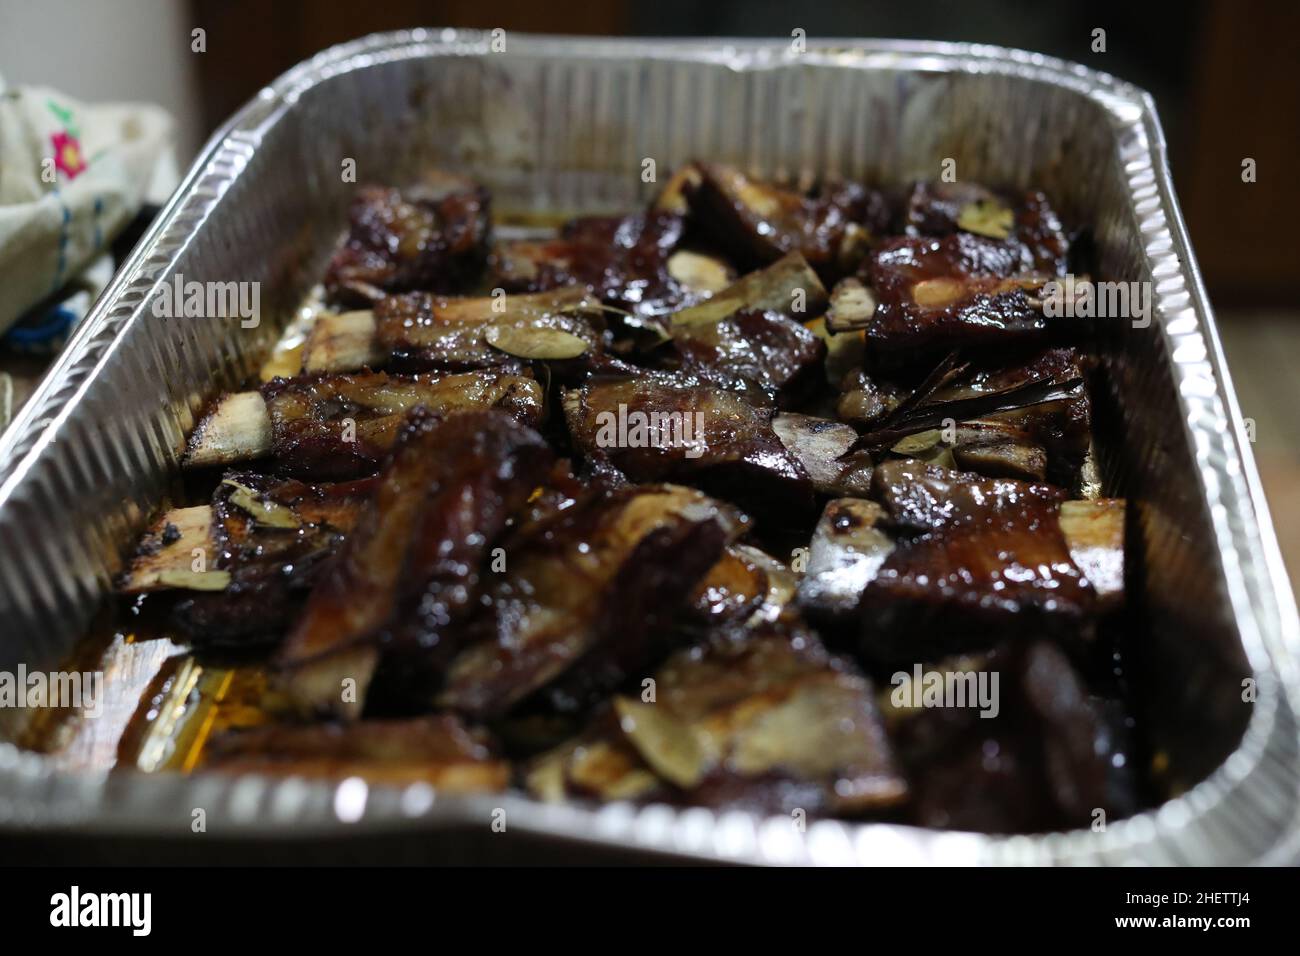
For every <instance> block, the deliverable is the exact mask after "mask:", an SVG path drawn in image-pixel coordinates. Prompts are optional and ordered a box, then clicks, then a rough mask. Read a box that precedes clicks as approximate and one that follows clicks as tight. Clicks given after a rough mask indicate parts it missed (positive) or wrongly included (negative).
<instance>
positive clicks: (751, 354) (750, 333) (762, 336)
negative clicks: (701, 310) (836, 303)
mask: <svg viewBox="0 0 1300 956" xmlns="http://www.w3.org/2000/svg"><path fill="white" fill-rule="evenodd" d="M673 348H674V349H675V350H676V352H677V356H678V359H679V360H680V362H681V367H682V369H683V370H685V371H687V372H691V373H697V374H703V375H708V376H709V377H710V378H711V379H712V380H714V381H717V382H720V383H723V384H725V385H726V387H727V388H729V389H731V390H732V391H736V392H741V393H757V394H758V395H760V396H761V397H762V399H765V400H775V401H779V402H780V404H781V405H782V406H783V407H784V406H789V405H792V404H794V403H795V402H797V401H798V400H799V399H800V398H802V397H805V396H806V395H807V394H808V393H809V392H810V391H811V390H812V389H813V388H814V387H815V386H817V385H819V384H820V383H821V379H822V370H821V363H822V361H823V360H824V359H825V357H826V346H825V344H824V343H823V342H822V340H821V339H819V338H818V337H817V336H816V335H814V334H813V333H812V332H810V331H808V329H806V328H804V326H803V325H802V324H801V323H799V322H796V321H795V320H794V319H791V318H788V317H787V316H784V315H781V314H779V313H776V312H753V311H745V312H737V313H735V314H734V315H731V316H729V317H728V318H725V319H722V320H721V321H719V322H710V323H705V322H699V323H694V324H689V325H679V326H676V327H674V329H673Z"/></svg>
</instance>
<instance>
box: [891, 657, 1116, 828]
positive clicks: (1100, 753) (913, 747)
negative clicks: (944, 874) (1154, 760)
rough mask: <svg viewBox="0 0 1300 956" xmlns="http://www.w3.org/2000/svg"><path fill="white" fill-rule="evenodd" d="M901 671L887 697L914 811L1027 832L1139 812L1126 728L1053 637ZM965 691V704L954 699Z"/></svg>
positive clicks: (925, 817) (914, 817) (943, 824)
mask: <svg viewBox="0 0 1300 956" xmlns="http://www.w3.org/2000/svg"><path fill="white" fill-rule="evenodd" d="M918 672H919V674H918ZM918 676H919V677H920V680H919V682H918V681H917V677H918ZM894 680H895V685H894V688H893V690H892V691H890V692H889V693H884V692H882V694H881V695H880V698H881V701H882V709H883V711H884V714H885V717H886V721H887V724H888V726H889V729H890V736H891V738H892V739H893V740H894V741H895V743H896V746H897V749H898V755H899V759H900V760H901V762H902V763H903V764H904V766H905V767H906V771H907V780H908V788H909V790H910V792H911V800H910V801H909V806H908V810H907V815H908V818H909V819H910V820H911V821H912V822H914V823H916V824H919V825H921V826H928V827H936V828H945V829H954V830H975V831H983V832H987V833H1024V832H1035V831H1046V830H1055V829H1070V828H1074V827H1083V826H1088V825H1090V824H1091V823H1092V822H1094V819H1095V817H1094V814H1095V813H1096V811H1097V810H1103V811H1105V813H1106V816H1107V818H1108V819H1114V818H1116V817H1120V816H1124V815H1127V814H1129V813H1132V812H1133V810H1134V808H1135V807H1134V804H1135V799H1134V798H1135V793H1134V789H1133V781H1132V777H1131V774H1132V770H1131V767H1130V766H1129V764H1130V763H1131V760H1130V759H1129V757H1130V755H1129V754H1128V752H1127V751H1128V742H1127V740H1126V733H1125V731H1124V729H1123V727H1122V726H1121V725H1119V724H1118V723H1117V722H1116V721H1114V720H1112V719H1111V718H1110V716H1109V713H1108V710H1109V708H1108V707H1107V706H1106V704H1107V702H1105V701H1098V700H1096V699H1093V698H1090V697H1089V696H1088V692H1087V690H1086V688H1085V686H1084V684H1083V681H1082V679H1081V677H1080V675H1079V674H1078V673H1077V672H1076V671H1075V670H1074V668H1073V667H1072V666H1071V665H1070V662H1069V660H1068V659H1067V658H1066V656H1065V655H1064V654H1063V653H1062V652H1061V651H1060V650H1058V649H1057V648H1056V647H1054V646H1052V645H1051V644H1050V643H1047V642H1045V641H1034V642H1029V643H1025V644H1004V645H1000V646H999V647H997V648H996V649H994V650H993V651H992V652H990V653H987V654H982V655H978V656H972V657H963V658H948V659H945V660H943V661H940V662H939V663H937V664H935V665H933V666H924V667H915V668H913V669H912V670H910V671H904V672H900V673H899V674H897V675H895V679H894ZM981 682H982V687H981ZM981 690H982V691H983V693H981ZM945 694H951V696H952V698H953V699H951V700H949V699H947V698H946V697H945V696H944V695H945ZM962 694H964V696H965V706H954V704H955V703H956V702H957V701H959V700H960V696H961V695H962ZM927 698H928V699H929V703H928V704H927ZM935 704H940V705H941V706H935ZM986 714H987V715H988V716H984V715H986Z"/></svg>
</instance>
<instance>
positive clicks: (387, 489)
mask: <svg viewBox="0 0 1300 956" xmlns="http://www.w3.org/2000/svg"><path fill="white" fill-rule="evenodd" d="M552 460H553V454H552V452H551V450H550V448H549V447H548V446H547V445H546V443H545V441H544V440H543V439H542V437H541V436H540V435H538V434H537V433H536V432H534V431H533V430H532V429H530V428H527V427H525V426H523V425H521V424H519V423H518V422H517V421H516V420H515V419H513V418H512V417H511V416H510V415H508V414H506V413H505V412H502V411H481V412H459V413H451V414H449V415H447V416H446V417H445V418H440V417H437V416H434V415H431V414H429V413H427V412H424V411H417V412H415V413H414V414H413V415H412V416H411V418H410V419H409V420H408V422H407V423H406V425H405V426H404V428H403V430H402V434H401V437H400V438H399V440H398V442H397V444H396V446H395V447H394V449H393V453H392V455H391V457H390V458H389V460H388V462H387V463H386V465H385V466H384V470H383V472H382V473H381V475H380V478H379V481H378V487H377V489H376V491H375V495H374V498H373V500H372V501H371V502H370V504H369V507H368V508H367V509H366V511H365V513H364V514H363V515H362V517H361V519H360V520H359V522H358V526H357V528H356V529H355V530H354V532H353V534H352V535H351V536H350V538H349V540H348V542H347V544H346V546H345V547H344V548H343V550H342V551H341V553H340V554H339V558H338V560H337V561H336V562H334V563H333V564H332V565H331V566H330V567H329V568H328V569H327V570H326V572H325V574H324V576H323V578H322V580H321V581H320V582H319V583H318V584H317V586H316V588H315V590H313V591H312V594H311V597H310V599H309V600H308V602H307V606H306V608H305V610H304V612H303V615H302V616H301V618H299V620H298V622H297V624H296V626H295V627H294V629H293V631H292V632H291V633H290V635H289V637H288V639H287V640H286V641H285V643H284V645H283V646H282V647H281V648H280V650H279V652H278V654H277V655H276V664H277V666H278V668H279V669H280V676H281V678H282V683H283V684H284V686H285V688H286V690H287V691H288V693H289V695H290V696H291V697H292V698H294V700H295V701H296V703H297V704H298V705H299V706H300V707H301V708H302V709H304V710H307V711H309V712H310V711H313V710H318V709H326V710H329V711H331V712H334V713H336V714H338V713H341V712H345V711H341V710H340V708H339V707H338V706H336V705H338V704H339V703H340V701H339V693H338V686H337V685H336V686H334V687H333V688H330V693H329V694H328V695H327V696H326V698H325V699H324V700H322V699H320V698H319V697H318V696H317V693H316V692H317V688H318V687H319V686H320V681H318V680H317V678H318V677H319V675H320V674H321V673H322V672H323V671H329V670H330V669H331V667H332V666H333V665H332V662H336V661H337V660H338V659H339V657H340V655H343V656H344V657H349V656H350V652H353V651H356V650H357V649H358V648H361V647H368V648H376V647H379V648H382V650H383V652H384V653H385V654H386V655H389V656H396V657H398V658H400V659H401V663H402V664H403V665H404V670H405V671H406V672H407V681H406V683H408V684H410V685H411V686H412V691H411V692H412V693H415V694H418V693H419V692H420V691H421V690H423V692H424V693H425V694H431V693H432V688H433V686H434V681H435V679H436V677H437V676H439V675H440V672H441V669H442V665H443V664H445V662H446V661H447V660H449V659H450V658H451V656H452V655H453V654H454V653H455V651H456V649H457V647H456V645H455V643H454V641H455V639H456V635H457V633H458V631H457V625H458V623H459V622H460V621H461V619H462V618H464V617H465V615H466V613H467V611H468V610H469V608H470V605H471V603H472V601H473V600H474V597H475V595H476V593H477V584H478V579H479V574H480V566H481V564H482V562H483V558H484V556H485V554H486V553H487V549H488V548H489V547H490V546H491V545H492V543H493V542H494V541H495V540H496V539H497V537H498V536H499V535H500V534H501V532H502V531H503V530H504V529H505V526H506V522H507V521H508V520H509V518H510V517H511V516H512V515H513V514H514V512H515V511H516V510H517V509H519V508H520V507H521V506H522V505H523V504H524V502H525V501H526V500H527V499H528V497H529V495H531V494H532V492H533V490H534V488H535V487H536V485H537V483H538V481H540V480H541V478H542V477H543V476H544V475H545V474H546V472H547V470H548V469H549V467H550V465H551V462H552ZM323 659H324V661H325V663H324V664H322V663H321V662H322V660H323ZM355 670H356V668H355V666H354V662H353V661H352V660H348V663H347V667H346V669H345V671H344V673H343V674H342V675H341V676H340V680H341V679H342V678H343V677H345V676H353V677H354V679H355V680H357V683H358V685H360V686H359V690H360V691H361V693H358V694H357V699H356V700H355V703H356V704H357V705H358V706H357V707H353V708H350V709H349V710H347V711H346V712H348V713H352V714H355V712H356V711H357V710H358V709H359V706H360V704H361V702H362V701H361V698H362V697H364V684H365V682H364V681H363V680H362V678H363V677H365V676H366V675H365V674H364V672H363V673H359V674H358V673H354V671H355ZM304 671H306V672H307V674H308V678H307V679H304V678H303V676H302V675H303V672H304ZM421 685H423V687H421ZM426 700H427V697H426ZM344 703H346V702H344Z"/></svg>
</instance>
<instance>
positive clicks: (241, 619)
mask: <svg viewBox="0 0 1300 956" xmlns="http://www.w3.org/2000/svg"><path fill="white" fill-rule="evenodd" d="M373 490H374V481H373V479H362V480H360V481H352V482H345V483H341V484H333V485H309V484H305V483H303V482H301V481H295V480H293V479H277V478H271V477H267V476H264V475H258V474H255V473H252V472H232V473H230V474H227V475H226V476H225V477H224V478H223V479H222V481H221V484H219V485H218V486H217V488H216V490H215V491H214V492H213V495H212V506H211V512H210V515H211V529H210V536H211V540H212V550H211V551H209V552H208V554H207V557H206V560H207V562H208V563H209V564H210V566H211V567H212V568H213V569H215V570H217V571H219V572H224V573H225V574H226V576H227V580H228V583H227V584H226V586H225V587H224V588H222V589H220V590H192V591H190V592H189V593H188V594H186V595H185V596H184V597H183V598H182V599H181V600H180V601H179V602H178V603H177V604H176V606H175V608H174V609H173V611H172V620H173V621H174V622H175V623H176V625H177V626H178V627H179V628H180V629H181V631H182V632H183V633H184V634H185V635H186V636H187V637H189V638H190V640H191V642H192V643H193V644H194V645H195V646H196V647H205V648H212V647H246V646H248V645H250V644H265V643H274V642H276V641H278V640H279V639H280V638H281V637H283V635H284V633H285V631H286V629H287V628H288V627H289V626H290V625H291V624H292V622H293V621H294V620H295V618H296V617H297V615H298V614H299V613H300V612H301V610H302V606H303V602H304V601H305V599H306V597H307V594H308V593H309V592H310V590H311V589H312V587H313V586H314V585H315V584H316V582H317V581H319V580H320V577H321V574H322V571H323V569H324V568H325V566H326V563H327V562H328V560H329V559H330V558H331V557H332V556H333V555H334V553H335V552H336V551H337V550H338V549H339V547H340V546H341V545H342V542H343V540H344V538H345V536H346V535H347V534H348V533H349V532H350V531H351V530H352V527H353V525H354V524H355V523H356V520H357V516H358V515H359V514H360V513H361V511H362V509H363V508H364V506H365V502H366V501H367V499H368V498H369V496H370V494H371V493H372V492H373ZM189 558H190V556H189V555H186V556H185V559H186V560H189Z"/></svg>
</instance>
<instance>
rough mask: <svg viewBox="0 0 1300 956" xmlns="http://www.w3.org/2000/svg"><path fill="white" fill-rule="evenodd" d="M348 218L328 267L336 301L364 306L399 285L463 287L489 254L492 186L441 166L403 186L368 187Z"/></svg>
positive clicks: (401, 288) (329, 288)
mask: <svg viewBox="0 0 1300 956" xmlns="http://www.w3.org/2000/svg"><path fill="white" fill-rule="evenodd" d="M349 219H350V223H351V225H350V229H349V231H348V236H347V239H346V240H345V241H344V243H343V247H342V248H341V249H339V251H338V252H336V253H335V254H334V258H333V259H332V260H330V264H329V269H328V271H327V272H326V273H325V292H326V294H327V296H328V297H329V299H330V300H331V301H333V302H337V303H340V304H343V305H351V306H365V305H369V304H370V303H372V302H375V301H377V300H378V299H380V298H382V297H383V296H384V295H391V294H392V293H395V292H413V291H425V292H442V293H449V292H458V291H462V290H464V289H466V288H467V287H469V286H471V285H473V284H474V283H475V282H476V281H477V280H478V278H479V276H480V275H481V273H482V271H483V266H484V264H485V262H486V261H487V254H488V248H489V246H490V243H491V236H492V224H491V218H490V216H489V197H488V192H487V190H486V189H484V188H483V187H482V186H479V185H476V184H475V183H473V182H471V181H469V180H467V179H462V178H460V177H455V176H446V175H441V174H438V175H435V176H431V177H430V179H429V181H428V182H427V183H425V184H422V185H421V186H418V187H415V188H413V189H410V190H407V191H406V192H405V193H403V192H399V191H398V190H396V189H385V188H382V187H379V186H366V187H363V188H362V189H361V190H360V191H359V192H358V195H357V198H356V200H355V201H354V202H353V203H352V208H351V210H350V211H349Z"/></svg>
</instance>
